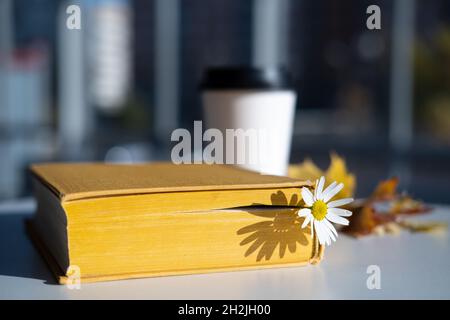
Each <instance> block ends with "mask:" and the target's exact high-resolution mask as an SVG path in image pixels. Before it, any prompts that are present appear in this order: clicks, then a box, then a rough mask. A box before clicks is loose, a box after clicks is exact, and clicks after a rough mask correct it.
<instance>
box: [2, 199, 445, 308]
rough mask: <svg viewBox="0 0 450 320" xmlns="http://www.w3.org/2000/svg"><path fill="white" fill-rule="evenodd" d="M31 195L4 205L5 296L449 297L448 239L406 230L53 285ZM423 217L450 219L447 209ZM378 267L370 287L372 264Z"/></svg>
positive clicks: (72, 297)
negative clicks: (245, 260) (271, 265)
mask: <svg viewBox="0 0 450 320" xmlns="http://www.w3.org/2000/svg"><path fill="white" fill-rule="evenodd" d="M34 208H35V204H34V202H33V200H32V199H23V200H18V201H10V202H4V203H0V299H389V298H400V299H409V298H420V299H442V298H444V299H449V298H450V274H449V270H450V250H449V249H450V240H449V235H448V231H447V232H442V233H438V234H423V233H416V234H413V233H408V232H405V231H404V232H402V233H401V234H400V235H396V236H394V235H388V236H384V237H378V236H370V237H366V238H362V239H358V240H355V239H353V238H350V237H347V236H344V235H341V236H340V239H339V240H338V241H337V242H336V243H334V244H333V245H332V246H331V247H329V248H327V249H326V250H325V258H324V260H323V261H322V262H321V263H320V264H319V265H315V266H305V267H289V268H276V269H265V270H256V271H236V272H223V273H212V274H204V275H190V276H172V277H160V278H147V279H136V280H124V281H112V282H103V283H93V284H82V285H81V288H80V289H79V290H76V289H70V288H69V287H67V286H62V285H58V284H56V283H55V280H54V279H53V277H52V275H51V273H50V271H49V270H48V268H47V266H46V265H45V263H44V261H43V260H42V258H41V257H40V256H39V254H38V253H37V252H36V250H35V249H34V247H33V245H32V244H31V242H30V241H29V240H28V238H27V236H26V235H25V233H24V226H23V220H24V219H25V218H26V217H29V216H30V214H32V212H33V211H34ZM418 219H427V220H438V221H446V222H450V207H445V206H435V210H434V211H433V213H432V214H429V215H424V216H421V217H420V218H418ZM371 265H376V266H378V267H379V268H380V269H379V270H380V276H381V277H380V280H381V281H380V284H381V288H380V289H372V290H369V289H368V287H367V280H368V277H370V276H371V274H368V267H369V266H371Z"/></svg>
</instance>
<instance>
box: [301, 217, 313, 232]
mask: <svg viewBox="0 0 450 320" xmlns="http://www.w3.org/2000/svg"><path fill="white" fill-rule="evenodd" d="M311 217H312V215H308V216H306V218H305V220H304V221H303V224H302V229H303V228H305V227H306V226H307V225H308V223H309V222H310V221H311Z"/></svg>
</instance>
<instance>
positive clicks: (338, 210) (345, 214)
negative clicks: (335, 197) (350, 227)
mask: <svg viewBox="0 0 450 320" xmlns="http://www.w3.org/2000/svg"><path fill="white" fill-rule="evenodd" d="M328 212H332V213H334V214H336V215H338V216H341V217H350V216H351V215H352V212H351V211H350V210H345V209H341V208H328Z"/></svg>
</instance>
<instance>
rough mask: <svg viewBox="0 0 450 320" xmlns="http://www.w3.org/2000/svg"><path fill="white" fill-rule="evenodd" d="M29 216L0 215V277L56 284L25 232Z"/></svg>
mask: <svg viewBox="0 0 450 320" xmlns="http://www.w3.org/2000/svg"><path fill="white" fill-rule="evenodd" d="M29 217H30V215H29V214H0V275H1V276H12V277H19V278H31V279H38V280H44V283H45V284H51V285H56V284H57V282H56V280H55V279H54V277H53V276H52V274H51V273H50V270H49V269H48V268H47V266H46V264H45V262H44V260H43V259H42V257H41V256H40V255H39V253H38V252H37V250H36V249H35V248H34V246H33V244H32V242H31V240H30V239H29V238H28V236H27V235H26V232H25V219H26V218H29Z"/></svg>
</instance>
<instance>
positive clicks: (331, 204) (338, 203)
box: [327, 198, 353, 208]
mask: <svg viewBox="0 0 450 320" xmlns="http://www.w3.org/2000/svg"><path fill="white" fill-rule="evenodd" d="M350 202H353V198H344V199H339V200H334V201H331V202H328V203H327V206H328V208H334V207H339V206H343V205H345V204H349V203H350Z"/></svg>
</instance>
